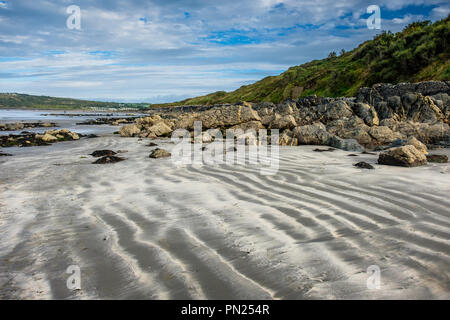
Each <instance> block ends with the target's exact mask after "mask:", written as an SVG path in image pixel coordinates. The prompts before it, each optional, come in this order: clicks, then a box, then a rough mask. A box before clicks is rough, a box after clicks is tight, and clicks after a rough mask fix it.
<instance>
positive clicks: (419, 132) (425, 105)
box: [120, 81, 450, 151]
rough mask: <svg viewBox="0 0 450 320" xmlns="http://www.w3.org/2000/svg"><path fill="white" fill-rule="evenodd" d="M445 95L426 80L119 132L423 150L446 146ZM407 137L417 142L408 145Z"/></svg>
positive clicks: (449, 137) (171, 115) (170, 113)
mask: <svg viewBox="0 0 450 320" xmlns="http://www.w3.org/2000/svg"><path fill="white" fill-rule="evenodd" d="M449 94H450V91H449V83H448V82H439V81H429V82H423V83H415V84H414V83H413V84H411V83H401V84H397V85H390V84H379V85H374V86H373V87H371V88H361V89H360V90H359V91H358V93H357V96H356V97H355V98H324V97H317V96H310V97H304V98H301V99H298V100H296V101H294V100H286V101H284V102H283V103H280V104H278V105H275V104H273V103H271V102H260V103H253V104H250V103H246V102H240V103H237V104H222V105H213V106H183V107H176V108H171V109H164V110H165V111H164V112H162V111H163V109H160V110H158V112H159V115H157V114H156V113H155V114H154V115H152V116H151V117H146V118H140V119H137V120H136V122H135V124H132V125H129V126H124V127H122V128H121V129H120V134H121V135H122V136H139V137H141V138H157V137H166V136H170V134H171V133H172V132H173V130H175V129H187V130H189V131H191V132H192V131H193V129H194V122H195V121H201V122H202V128H203V130H207V129H219V130H221V132H222V133H223V134H225V132H226V130H227V129H234V130H236V129H241V130H243V131H247V130H254V131H256V132H258V130H259V129H269V130H271V129H272V130H273V129H278V130H279V132H280V136H279V143H280V144H281V145H289V146H293V145H298V144H313V145H328V146H333V147H336V148H343V149H347V150H354V151H359V150H363V149H364V148H366V149H374V148H378V149H379V150H384V149H386V148H392V147H399V146H405V145H408V144H411V145H414V146H416V147H417V148H419V149H423V145H431V144H436V145H441V146H443V145H447V144H450V129H449V125H448V120H449V116H450V106H449V104H450V97H449ZM269 135H270V134H269ZM411 138H416V140H417V141H414V140H411V141H412V142H410V143H407V142H408V140H410V139H411ZM399 141H400V142H401V143H399V144H397V143H398V142H399ZM394 142H395V143H394ZM417 142H419V143H422V144H423V145H420V144H419V143H417Z"/></svg>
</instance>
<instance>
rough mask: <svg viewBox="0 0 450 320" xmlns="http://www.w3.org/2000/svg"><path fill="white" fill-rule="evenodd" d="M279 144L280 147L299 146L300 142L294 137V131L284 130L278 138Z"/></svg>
mask: <svg viewBox="0 0 450 320" xmlns="http://www.w3.org/2000/svg"><path fill="white" fill-rule="evenodd" d="M278 144H279V145H280V146H298V140H297V138H294V137H293V133H292V131H290V130H284V131H283V132H282V133H281V135H280V137H279V138H278Z"/></svg>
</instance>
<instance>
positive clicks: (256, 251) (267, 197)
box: [0, 136, 450, 299]
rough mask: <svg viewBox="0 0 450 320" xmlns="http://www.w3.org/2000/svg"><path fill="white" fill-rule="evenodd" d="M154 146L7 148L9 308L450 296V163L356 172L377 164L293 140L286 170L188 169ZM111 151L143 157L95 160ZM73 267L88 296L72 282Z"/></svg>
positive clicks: (0, 198)
mask: <svg viewBox="0 0 450 320" xmlns="http://www.w3.org/2000/svg"><path fill="white" fill-rule="evenodd" d="M148 142H149V141H138V140H137V139H134V138H130V139H125V138H119V137H113V136H107V137H102V138H97V139H87V140H82V141H79V142H65V143H59V144H55V145H53V146H50V147H40V148H39V147H38V148H29V149H8V150H7V151H8V152H9V153H13V154H15V156H14V157H4V158H0V299H8V298H27V299H32V298H33V299H54V298H57V299H89V298H102V299H133V298H138V299H317V298H319V299H352V298H358V299H359V298H361V299H375V298H387V299H412V298H424V299H430V298H431V299H449V298H450V282H449V274H450V210H449V208H450V197H449V194H450V179H449V175H450V170H449V165H448V164H429V165H428V166H425V167H420V168H412V169H408V168H397V167H387V166H378V165H376V170H370V171H369V170H363V169H357V168H354V167H352V164H353V163H356V162H358V161H367V162H369V163H372V164H374V163H376V159H377V156H373V155H360V156H359V157H349V156H347V155H348V154H349V152H344V151H335V152H333V153H329V152H324V153H316V152H312V150H313V149H314V148H315V147H310V146H304V147H281V148H280V158H281V159H280V170H279V172H278V174H277V175H275V176H262V175H260V171H259V168H257V167H254V166H227V165H223V166H203V167H193V166H184V167H175V166H174V165H173V164H172V162H171V161H170V160H168V159H158V160H153V159H149V158H148V155H149V153H150V150H151V149H152V148H149V147H147V146H145V145H146V144H148ZM160 145H161V146H162V147H164V148H166V149H168V150H170V149H171V148H173V145H171V144H168V143H167V142H161V143H160ZM98 149H112V150H119V149H121V150H124V149H125V150H128V151H129V152H128V153H126V154H123V155H122V156H124V157H126V158H127V161H124V162H121V163H117V164H113V165H93V164H91V162H92V161H93V159H92V157H90V156H87V154H89V153H91V152H92V151H95V150H98ZM436 153H446V154H449V151H447V150H441V151H438V152H436ZM82 156H87V158H81V157H82ZM70 265H78V266H80V268H81V287H82V288H81V290H79V291H70V290H68V289H67V287H66V280H67V277H68V276H69V275H68V274H66V269H67V267H68V266H70ZM371 265H377V266H379V267H380V269H381V288H380V289H378V290H369V289H368V288H367V286H366V280H367V278H368V276H369V275H368V274H367V273H366V270H367V268H368V267H369V266H371Z"/></svg>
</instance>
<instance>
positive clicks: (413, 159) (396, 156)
mask: <svg viewBox="0 0 450 320" xmlns="http://www.w3.org/2000/svg"><path fill="white" fill-rule="evenodd" d="M378 163H379V164H385V165H390V166H401V167H417V166H422V165H425V164H427V158H426V156H425V155H424V154H423V153H422V152H420V151H419V150H417V149H416V148H415V147H414V146H411V145H407V146H403V147H398V148H393V149H389V150H388V151H386V152H383V153H381V154H380V157H379V158H378Z"/></svg>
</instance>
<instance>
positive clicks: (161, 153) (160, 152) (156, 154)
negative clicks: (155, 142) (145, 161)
mask: <svg viewBox="0 0 450 320" xmlns="http://www.w3.org/2000/svg"><path fill="white" fill-rule="evenodd" d="M171 155H172V154H171V153H170V152H167V151H166V150H164V149H159V148H157V149H155V150H153V151H152V153H151V154H150V158H152V159H158V158H167V157H170V156H171Z"/></svg>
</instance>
